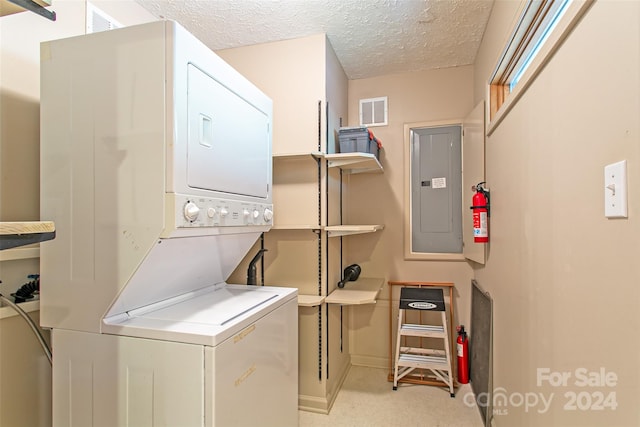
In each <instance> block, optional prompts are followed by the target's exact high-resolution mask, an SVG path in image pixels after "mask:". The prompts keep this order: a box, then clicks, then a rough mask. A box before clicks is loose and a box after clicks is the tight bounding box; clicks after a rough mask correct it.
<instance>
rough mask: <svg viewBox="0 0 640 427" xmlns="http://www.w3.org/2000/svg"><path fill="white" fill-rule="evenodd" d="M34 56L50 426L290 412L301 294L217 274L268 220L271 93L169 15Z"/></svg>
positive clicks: (174, 422)
mask: <svg viewBox="0 0 640 427" xmlns="http://www.w3.org/2000/svg"><path fill="white" fill-rule="evenodd" d="M41 59H42V60H41V75H42V77H41V218H43V220H44V219H46V220H52V221H55V224H56V231H57V234H56V239H54V240H52V241H50V242H47V243H43V244H42V245H41V303H40V307H41V317H40V318H41V324H42V326H43V327H47V328H50V329H51V331H52V344H53V424H54V426H65V427H67V426H89V425H91V426H105V427H114V426H171V427H178V426H180V427H183V426H207V427H210V426H257V425H260V426H295V425H297V424H298V412H297V408H298V325H297V319H298V315H297V290H296V289H295V288H286V287H270V286H247V285H237V284H235V285H234V284H228V283H227V282H226V280H227V278H228V277H229V276H230V275H231V273H232V272H233V270H234V269H235V268H236V266H237V265H238V264H239V263H240V261H241V260H242V259H243V258H244V256H245V255H246V254H247V252H248V251H249V250H250V249H251V248H252V247H253V245H254V244H255V242H256V241H257V240H258V238H259V237H260V235H261V233H264V232H266V231H268V230H269V229H270V228H271V225H272V223H273V205H272V196H271V188H272V164H271V162H272V159H271V135H272V103H271V100H270V99H269V98H268V97H266V96H265V95H264V94H263V93H262V92H261V91H260V90H259V89H257V88H256V87H255V86H254V85H252V84H251V83H250V82H249V81H247V80H246V79H245V78H244V77H242V76H241V75H239V74H238V73H237V72H236V71H235V70H233V69H232V68H231V67H230V66H229V65H228V64H226V63H225V62H224V61H222V60H221V59H220V58H219V57H217V56H216V55H215V54H214V53H213V52H211V51H210V50H209V49H208V48H207V47H206V46H204V45H203V44H202V43H201V42H199V41H198V40H197V39H195V38H194V37H193V36H192V35H191V34H189V33H188V32H187V31H185V30H184V29H183V28H182V27H180V26H179V25H178V24H176V23H174V22H171V21H163V22H154V23H150V24H144V25H139V26H133V27H127V28H122V29H118V30H112V31H107V32H102V33H95V34H90V35H86V36H79V37H73V38H69V39H63V40H56V41H51V42H45V43H43V44H42V45H41Z"/></svg>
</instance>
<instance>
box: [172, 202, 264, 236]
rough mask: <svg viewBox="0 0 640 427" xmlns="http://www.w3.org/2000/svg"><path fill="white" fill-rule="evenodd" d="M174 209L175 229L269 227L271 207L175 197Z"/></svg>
mask: <svg viewBox="0 0 640 427" xmlns="http://www.w3.org/2000/svg"><path fill="white" fill-rule="evenodd" d="M175 209H176V212H175V218H176V226H177V227H179V228H185V227H189V228H190V227H242V226H248V225H272V224H273V205H272V204H270V203H251V202H240V201H237V200H226V199H219V198H207V197H193V196H182V195H176V203H175Z"/></svg>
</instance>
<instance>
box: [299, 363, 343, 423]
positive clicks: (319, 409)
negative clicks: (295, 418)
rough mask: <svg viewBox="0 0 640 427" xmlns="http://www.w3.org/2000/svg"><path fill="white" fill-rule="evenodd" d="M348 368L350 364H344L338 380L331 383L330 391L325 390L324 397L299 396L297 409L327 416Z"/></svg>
mask: <svg viewBox="0 0 640 427" xmlns="http://www.w3.org/2000/svg"><path fill="white" fill-rule="evenodd" d="M349 368H351V364H350V363H345V364H344V366H343V367H342V371H341V372H340V373H339V374H338V380H337V381H334V382H333V384H334V385H333V388H332V389H331V390H327V394H326V396H324V397H323V396H309V395H303V394H299V395H298V409H299V410H301V411H306V412H315V413H318V414H328V413H329V411H331V407H332V406H333V403H334V402H335V401H336V398H337V397H338V393H339V392H340V389H341V388H342V384H343V383H344V381H345V379H347V374H348V373H349Z"/></svg>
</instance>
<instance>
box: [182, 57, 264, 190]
mask: <svg viewBox="0 0 640 427" xmlns="http://www.w3.org/2000/svg"><path fill="white" fill-rule="evenodd" d="M187 96H188V107H187V108H188V117H189V136H188V141H189V142H188V152H187V182H188V185H189V187H191V188H198V189H203V190H213V191H220V192H223V193H229V194H238V195H245V196H253V197H261V198H266V197H267V196H268V191H269V188H268V184H269V179H270V176H269V165H270V160H269V158H270V156H271V151H270V147H271V144H270V140H269V139H270V131H269V117H268V115H267V114H265V113H264V112H263V111H260V110H259V109H258V108H256V107H255V106H254V105H253V104H250V103H249V102H247V101H246V100H245V99H243V98H241V97H240V96H238V95H237V94H236V93H235V92H232V91H231V90H229V88H227V87H225V86H223V85H222V84H220V83H219V82H218V81H216V80H215V79H213V78H212V77H211V76H209V75H207V74H206V73H204V72H203V71H202V70H200V69H199V68H197V67H196V66H194V65H193V64H189V65H188V95H187Z"/></svg>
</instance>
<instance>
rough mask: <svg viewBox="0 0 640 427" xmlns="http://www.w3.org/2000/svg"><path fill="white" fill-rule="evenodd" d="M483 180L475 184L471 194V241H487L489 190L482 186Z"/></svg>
mask: <svg viewBox="0 0 640 427" xmlns="http://www.w3.org/2000/svg"><path fill="white" fill-rule="evenodd" d="M482 184H484V182H481V183H479V184H478V185H476V186H475V190H476V194H474V195H473V206H471V209H473V241H474V242H476V243H487V242H488V241H489V192H488V191H487V190H485V189H484V188H482Z"/></svg>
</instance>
